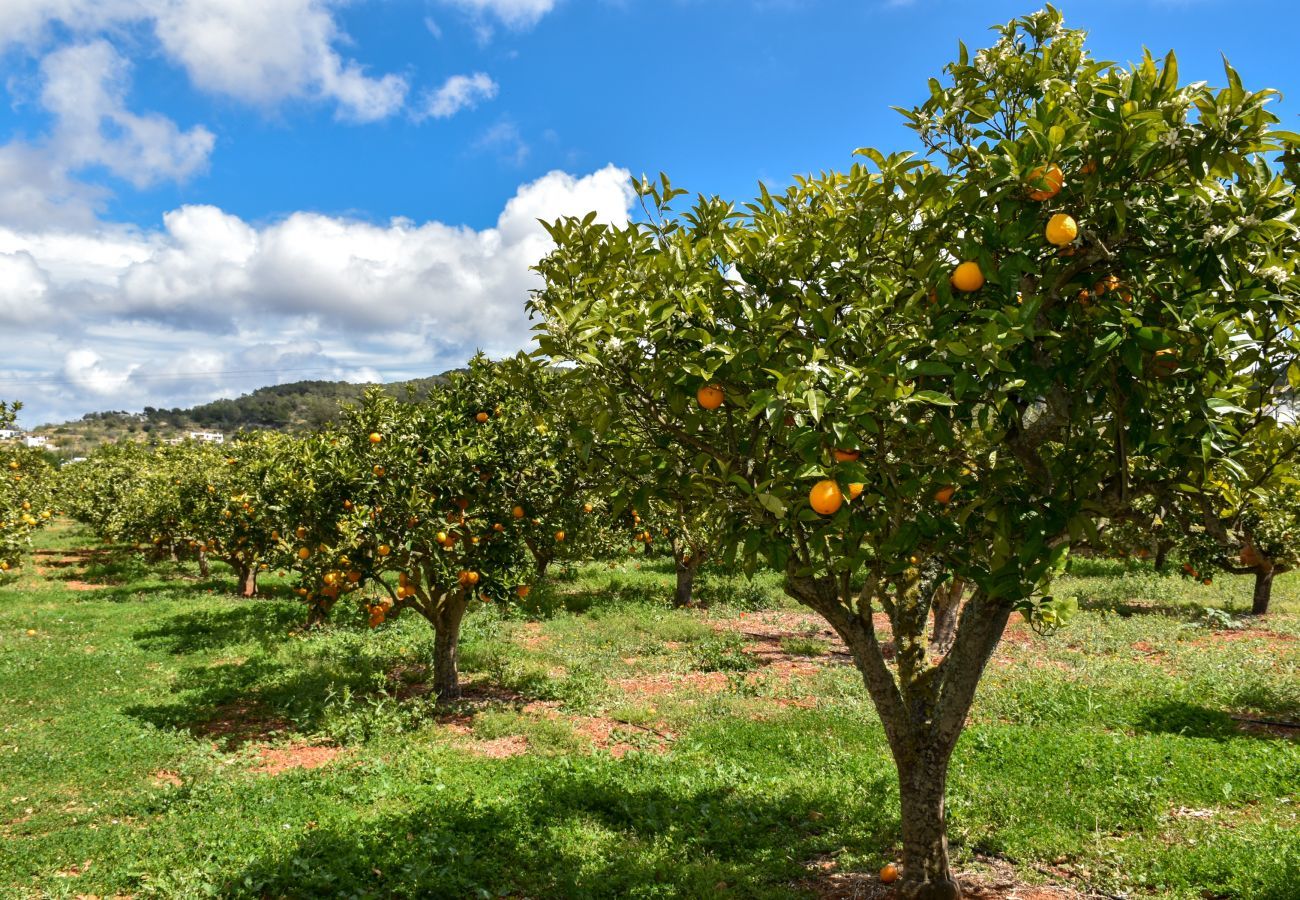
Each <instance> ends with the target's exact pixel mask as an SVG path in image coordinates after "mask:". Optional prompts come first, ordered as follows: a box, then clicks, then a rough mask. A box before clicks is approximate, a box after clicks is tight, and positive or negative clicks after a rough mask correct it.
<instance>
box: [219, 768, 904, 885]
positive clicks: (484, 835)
mask: <svg viewBox="0 0 1300 900" xmlns="http://www.w3.org/2000/svg"><path fill="white" fill-rule="evenodd" d="M485 765H491V764H490V763H489V764H485ZM502 765H504V766H506V767H508V768H507V773H508V774H509V775H513V776H514V777H513V778H510V779H509V781H508V782H507V784H505V785H503V786H502V787H503V788H504V790H502V791H501V792H500V793H499V794H498V792H496V791H493V792H491V793H490V794H489V795H488V796H481V797H479V796H466V795H464V794H463V793H460V792H453V791H450V790H448V791H442V792H439V791H431V790H427V789H424V790H422V789H420V788H418V787H415V786H412V791H411V795H413V796H415V797H416V798H418V799H416V800H415V802H413V803H412V804H411V805H410V806H409V807H407V809H406V810H404V811H403V812H401V813H400V814H394V815H388V816H380V817H377V818H375V819H372V820H370V821H367V822H365V823H357V822H355V821H353V822H350V823H348V824H347V825H339V826H334V827H330V826H326V827H321V828H316V829H312V830H308V831H305V832H304V833H303V834H302V836H301V838H300V839H299V841H298V842H297V843H296V845H286V844H283V843H281V842H275V844H273V845H268V846H267V849H266V850H265V851H264V853H263V854H262V855H261V856H260V857H258V858H255V859H254V860H253V861H252V862H251V863H249V864H248V865H247V866H246V867H245V868H244V869H243V870H242V871H239V872H237V873H233V874H232V877H230V878H229V879H228V880H227V881H226V882H225V884H224V886H223V893H224V894H226V895H228V896H256V897H262V896H276V897H319V896H327V895H328V896H341V895H347V896H359V897H381V896H382V897H389V896H396V897H473V896H528V897H592V898H596V897H626V896H633V895H646V892H647V891H648V890H650V889H652V887H653V886H658V887H657V888H654V891H655V893H656V895H657V896H685V897H706V896H714V895H717V894H720V893H726V894H732V895H735V896H745V897H789V896H791V895H792V894H793V893H794V891H793V889H792V887H791V885H792V883H793V882H794V881H796V880H798V879H800V878H803V877H806V876H807V868H806V864H807V862H808V861H810V860H812V859H814V858H815V857H817V856H819V855H822V854H825V853H827V852H830V851H834V850H836V849H839V848H840V847H842V846H843V845H844V842H845V832H848V833H850V834H852V836H853V840H854V843H855V844H856V843H859V842H860V843H861V844H863V845H864V846H863V847H862V849H864V850H876V849H880V848H888V847H890V846H892V844H893V843H894V840H895V835H896V833H897V827H898V820H897V812H896V810H895V809H894V804H893V803H892V802H890V801H888V800H886V799H883V798H888V797H890V796H891V793H890V785H889V778H888V776H886V775H882V776H881V777H880V778H879V779H877V781H876V782H875V783H868V784H860V785H857V786H856V787H857V791H855V794H856V796H858V797H862V798H863V799H864V801H867V800H869V798H875V800H874V801H871V802H874V803H875V804H876V805H874V806H867V805H866V804H865V802H857V801H854V802H851V803H847V804H846V803H844V802H843V800H842V799H836V798H831V797H822V796H810V795H807V794H801V793H799V792H797V791H788V792H786V791H777V792H775V793H774V794H767V795H763V796H757V795H756V793H755V792H754V791H744V792H742V791H740V790H738V789H737V788H736V787H734V786H732V785H731V784H727V783H722V784H719V783H718V781H719V779H718V778H716V777H711V775H708V774H705V775H703V776H701V773H699V772H698V771H692V769H691V768H689V767H686V768H682V769H680V770H674V767H673V763H672V760H671V759H667V760H659V761H649V760H644V759H640V758H637V757H631V758H626V759H624V760H623V761H621V762H616V761H613V760H610V759H609V758H607V757H590V758H576V759H573V760H572V761H571V764H570V765H566V766H565V767H563V768H557V767H556V766H554V765H553V764H552V765H550V766H548V767H546V768H539V767H538V766H537V764H536V762H535V761H534V760H531V759H529V758H527V757H521V758H516V759H514V760H509V761H506V762H505V763H503V764H502ZM530 770H531V771H530ZM507 773H503V774H507ZM516 773H517V774H516ZM492 794H496V796H492ZM502 794H504V796H503V795H502ZM358 826H359V827H358Z"/></svg>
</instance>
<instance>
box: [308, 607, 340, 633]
mask: <svg viewBox="0 0 1300 900" xmlns="http://www.w3.org/2000/svg"><path fill="white" fill-rule="evenodd" d="M333 606H334V605H333V604H332V603H322V602H319V601H315V602H313V603H312V604H311V605H310V606H308V607H307V627H308V628H319V627H321V626H322V625H324V624H325V623H326V622H328V621H329V617H330V610H331V609H333Z"/></svg>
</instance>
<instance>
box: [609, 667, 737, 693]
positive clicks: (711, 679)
mask: <svg viewBox="0 0 1300 900" xmlns="http://www.w3.org/2000/svg"><path fill="white" fill-rule="evenodd" d="M609 683H610V684H611V685H613V686H614V687H616V688H618V690H619V691H620V692H621V693H622V694H624V695H625V696H627V697H659V696H662V695H664V694H671V693H674V692H676V691H681V690H689V691H691V692H692V693H700V694H717V693H721V692H722V691H724V690H726V689H727V673H725V672H667V673H665V674H662V675H644V676H641V677H638V678H615V679H611V680H610V682H609Z"/></svg>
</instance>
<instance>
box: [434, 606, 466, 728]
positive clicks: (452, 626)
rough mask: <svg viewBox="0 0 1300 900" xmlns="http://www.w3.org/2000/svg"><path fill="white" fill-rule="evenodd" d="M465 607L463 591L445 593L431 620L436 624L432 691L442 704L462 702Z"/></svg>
mask: <svg viewBox="0 0 1300 900" xmlns="http://www.w3.org/2000/svg"><path fill="white" fill-rule="evenodd" d="M466 605H467V601H466V598H465V592H464V591H457V592H455V593H451V594H446V595H444V596H443V597H442V602H441V603H439V604H438V609H437V611H436V612H435V613H434V615H433V617H432V618H431V619H430V622H431V623H432V624H433V691H434V693H435V694H437V696H438V700H439V702H442V703H449V702H452V701H455V700H459V699H460V660H459V648H460V623H461V620H462V619H463V618H464V617H465V607H466ZM426 618H427V617H426Z"/></svg>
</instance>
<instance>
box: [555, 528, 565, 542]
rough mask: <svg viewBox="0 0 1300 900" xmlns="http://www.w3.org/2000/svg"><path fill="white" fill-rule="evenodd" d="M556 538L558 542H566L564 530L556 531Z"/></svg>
mask: <svg viewBox="0 0 1300 900" xmlns="http://www.w3.org/2000/svg"><path fill="white" fill-rule="evenodd" d="M555 540H556V542H557V543H561V544H562V543H564V532H563V531H557V532H555Z"/></svg>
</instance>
